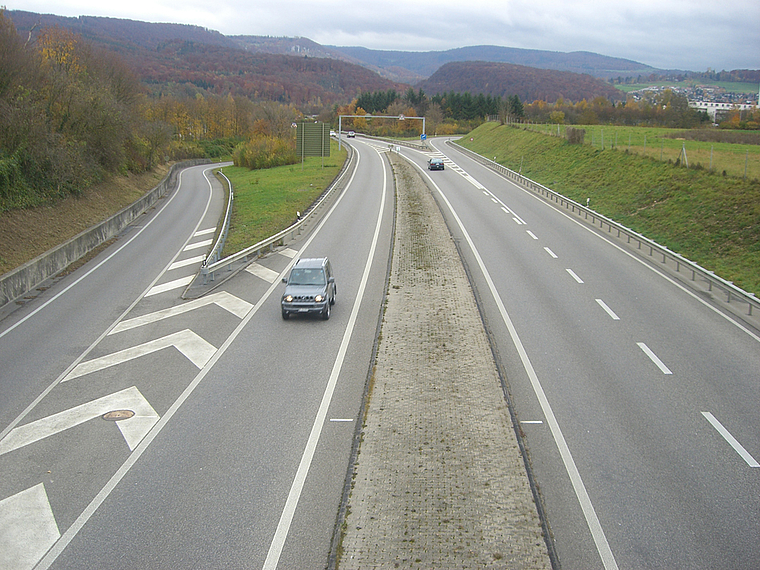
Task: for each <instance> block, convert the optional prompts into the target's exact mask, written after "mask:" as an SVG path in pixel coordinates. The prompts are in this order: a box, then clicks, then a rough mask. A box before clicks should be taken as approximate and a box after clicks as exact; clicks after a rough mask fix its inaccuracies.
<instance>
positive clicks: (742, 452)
mask: <svg viewBox="0 0 760 570" xmlns="http://www.w3.org/2000/svg"><path fill="white" fill-rule="evenodd" d="M702 415H703V416H704V417H705V419H707V421H708V422H710V424H711V425H712V427H714V428H715V429H716V430H718V433H719V434H720V435H721V437H723V439H725V440H726V441H727V442H728V445H730V446H731V447H733V448H734V451H736V453H738V454H739V456H740V457H741V458H742V459H744V461H746V462H747V465H749V466H750V467H760V463H758V462H757V460H756V459H755V458H754V457H752V455H750V453H749V451H747V450H746V449H744V446H743V445H742V444H741V443H739V442H738V441H737V439H736V438H735V437H734V436H733V435H731V432H729V431H728V430H727V429H726V428H725V427H723V424H722V423H720V422H719V421H718V420H717V418H716V417H715V416H714V415H712V414H711V413H710V412H702Z"/></svg>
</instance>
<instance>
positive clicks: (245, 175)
mask: <svg viewBox="0 0 760 570" xmlns="http://www.w3.org/2000/svg"><path fill="white" fill-rule="evenodd" d="M345 160H346V150H345V148H343V149H341V150H340V151H339V150H338V143H336V142H335V141H331V142H330V157H329V158H325V159H322V158H321V157H308V158H306V159H305V160H304V163H303V165H301V163H298V164H292V165H288V166H278V167H276V168H268V169H265V170H249V169H248V168H242V167H234V166H233V167H226V168H224V169H223V171H224V174H225V175H226V176H227V178H229V179H230V182H232V187H233V189H234V192H235V199H234V201H233V208H232V220H231V222H230V231H229V234H228V236H227V241H226V243H225V246H224V251H223V253H222V255H225V256H226V255H230V254H233V253H236V252H238V251H241V250H242V249H245V248H246V247H248V246H251V245H253V244H255V243H257V242H259V241H261V240H263V239H266V238H268V237H269V236H272V235H274V234H276V233H277V232H279V231H281V230H283V229H285V228H287V227H288V226H289V225H290V224H292V223H293V222H295V221H296V212H301V213H303V212H304V211H305V210H306V209H307V208H308V207H309V206H310V205H311V204H312V203H313V202H314V200H316V199H317V198H318V197H319V195H320V194H322V192H323V191H324V190H325V188H327V187H328V186H329V185H330V183H331V182H332V181H333V180H334V179H335V177H336V176H337V175H338V173H339V172H340V169H341V168H342V167H343V163H344V162H345ZM323 164H324V166H323Z"/></svg>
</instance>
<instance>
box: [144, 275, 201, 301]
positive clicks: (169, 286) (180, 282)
mask: <svg viewBox="0 0 760 570" xmlns="http://www.w3.org/2000/svg"><path fill="white" fill-rule="evenodd" d="M194 277H195V276H194V275H188V276H187V277H182V278H180V279H175V280H174V281H167V282H166V283H161V285H156V286H155V287H153V288H152V289H151V290H150V291H148V292H147V293H145V296H146V297H152V296H153V295H158V294H159V293H166V292H167V291H173V290H174V289H181V288H182V287H186V286H187V285H189V284H190V283H192V281H193V278H194Z"/></svg>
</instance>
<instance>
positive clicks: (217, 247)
mask: <svg viewBox="0 0 760 570" xmlns="http://www.w3.org/2000/svg"><path fill="white" fill-rule="evenodd" d="M219 174H221V175H222V176H224V179H225V180H226V181H227V188H228V189H229V195H228V197H227V211H226V212H225V213H224V222H222V231H221V232H219V237H217V238H216V243H215V244H214V247H212V248H211V253H209V254H208V255H207V256H206V259H205V260H204V261H203V264H202V265H201V267H206V266H207V265H208V264H209V263H214V262H216V261H219V259H220V258H221V256H222V250H223V249H224V243H225V242H226V241H227V234H228V233H229V231H230V218H231V217H232V202H233V201H234V191H233V189H232V182H230V179H229V178H227V176H226V175H225V174H224V172H222V170H221V169H219Z"/></svg>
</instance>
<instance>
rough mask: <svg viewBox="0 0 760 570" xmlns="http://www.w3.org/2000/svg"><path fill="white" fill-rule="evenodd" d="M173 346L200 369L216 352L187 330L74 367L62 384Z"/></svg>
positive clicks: (211, 346)
mask: <svg viewBox="0 0 760 570" xmlns="http://www.w3.org/2000/svg"><path fill="white" fill-rule="evenodd" d="M171 346H173V347H175V348H176V349H177V350H179V351H180V352H181V353H182V354H184V355H185V356H186V357H187V358H188V359H189V360H190V362H192V363H193V364H195V365H196V366H197V367H198V368H203V367H204V366H205V365H206V363H207V362H208V361H209V360H210V359H211V357H212V356H213V355H214V353H215V352H216V348H215V347H214V346H213V345H211V344H209V343H208V342H206V341H205V340H203V339H202V338H201V337H199V336H198V335H197V334H195V333H194V332H193V331H191V330H188V329H185V330H183V331H179V332H176V333H173V334H170V335H168V336H165V337H162V338H158V339H156V340H152V341H150V342H146V343H144V344H140V345H138V346H133V347H131V348H125V349H124V350H120V351H119V352H114V353H113V354H107V355H105V356H101V357H100V358H94V359H93V360H88V361H87V362H82V363H80V364H77V365H76V366H75V367H74V370H72V371H71V372H69V373H68V374H67V375H66V377H65V378H64V379H63V380H62V382H67V381H68V380H72V379H74V378H79V377H80V376H84V375H85V374H90V373H92V372H97V371H99V370H103V369H105V368H110V367H111V366H116V365H117V364H122V363H124V362H127V361H129V360H134V359H135V358H139V357H140V356H144V355H146V354H151V353H153V352H157V351H159V350H163V349H164V348H169V347H171Z"/></svg>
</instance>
